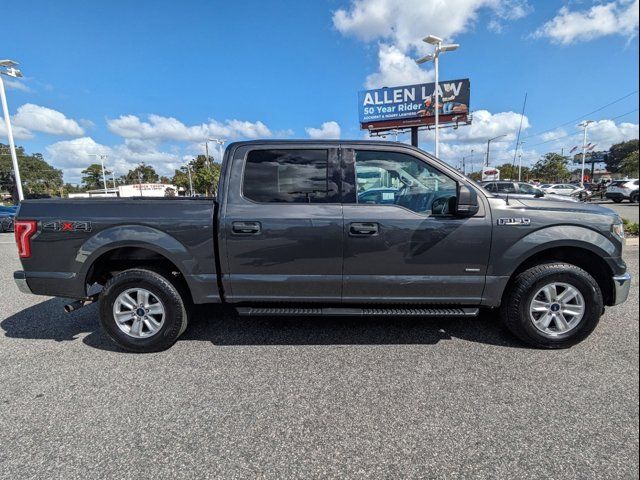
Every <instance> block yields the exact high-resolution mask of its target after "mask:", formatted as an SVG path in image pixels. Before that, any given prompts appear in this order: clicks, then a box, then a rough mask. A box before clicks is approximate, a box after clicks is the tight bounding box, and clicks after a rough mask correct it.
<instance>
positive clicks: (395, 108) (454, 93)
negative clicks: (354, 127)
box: [358, 78, 470, 129]
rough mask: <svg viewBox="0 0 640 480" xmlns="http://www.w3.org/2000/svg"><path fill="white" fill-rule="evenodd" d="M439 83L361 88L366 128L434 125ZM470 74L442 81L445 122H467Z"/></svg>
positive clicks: (440, 93) (360, 109)
mask: <svg viewBox="0 0 640 480" xmlns="http://www.w3.org/2000/svg"><path fill="white" fill-rule="evenodd" d="M434 93H435V83H420V84H416V85H404V86H400V87H385V88H378V89H375V90H363V91H361V92H358V114H359V118H360V125H361V127H362V128H363V129H371V128H374V129H375V128H382V127H384V128H393V127H394V126H397V127H407V126H411V125H430V124H433V123H434V122H435V97H434ZM469 97H470V83H469V79H468V78H464V79H460V80H447V81H444V82H438V99H439V103H440V104H439V109H438V110H439V114H440V121H441V123H446V122H450V121H455V120H454V118H455V117H457V121H460V122H466V121H467V114H468V113H469Z"/></svg>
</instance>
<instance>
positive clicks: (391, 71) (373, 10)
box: [333, 0, 531, 88]
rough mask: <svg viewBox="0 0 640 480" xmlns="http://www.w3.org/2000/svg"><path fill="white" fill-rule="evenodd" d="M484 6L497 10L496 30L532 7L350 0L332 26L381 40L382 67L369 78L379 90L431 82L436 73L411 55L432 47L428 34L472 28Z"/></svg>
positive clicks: (491, 1)
mask: <svg viewBox="0 0 640 480" xmlns="http://www.w3.org/2000/svg"><path fill="white" fill-rule="evenodd" d="M482 9H487V10H489V11H491V12H492V13H493V18H492V19H491V21H490V28H491V29H492V30H494V31H495V30H501V29H502V23H501V22H503V21H507V20H516V19H518V18H522V17H524V16H525V15H527V14H528V13H529V11H530V10H531V8H530V7H529V5H528V4H527V2H526V0H448V1H446V2H445V1H444V0H434V1H426V0H403V1H398V0H352V1H351V5H350V7H349V8H348V9H339V10H337V11H336V12H334V14H333V24H334V26H335V28H336V29H337V30H338V31H339V32H340V33H342V34H343V35H353V36H355V37H357V38H359V39H360V40H363V41H365V42H371V41H379V42H380V43H379V46H378V48H379V52H378V71H377V72H376V73H373V74H371V75H369V76H368V77H367V80H366V87H367V88H377V87H382V86H393V85H401V84H408V83H414V82H424V81H427V82H428V81H432V80H433V72H432V71H423V70H422V69H420V68H419V67H418V65H416V64H415V62H414V60H413V56H412V55H413V54H415V56H417V55H421V54H424V53H426V52H427V51H429V50H430V49H431V47H430V46H428V45H427V44H425V43H424V42H423V41H422V38H423V37H424V35H425V34H426V33H432V34H434V35H438V36H440V37H443V38H445V39H452V38H453V37H454V36H455V35H458V34H460V33H463V32H465V31H468V30H469V29H471V28H472V27H473V26H474V24H475V22H476V20H477V18H478V14H479V12H480V10H482Z"/></svg>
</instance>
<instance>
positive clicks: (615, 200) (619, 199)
mask: <svg viewBox="0 0 640 480" xmlns="http://www.w3.org/2000/svg"><path fill="white" fill-rule="evenodd" d="M612 200H613V201H614V202H616V203H622V198H612Z"/></svg>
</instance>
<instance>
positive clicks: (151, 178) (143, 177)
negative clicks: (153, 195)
mask: <svg viewBox="0 0 640 480" xmlns="http://www.w3.org/2000/svg"><path fill="white" fill-rule="evenodd" d="M159 178H160V177H159V176H158V174H157V173H156V170H155V168H153V167H152V166H151V165H146V164H145V163H144V162H142V163H141V164H140V165H138V166H137V167H136V168H134V169H132V170H129V172H127V174H126V175H123V176H122V177H120V180H121V181H122V183H125V184H132V183H157V182H158V179H159Z"/></svg>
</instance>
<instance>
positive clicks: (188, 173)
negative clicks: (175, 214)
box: [187, 163, 193, 197]
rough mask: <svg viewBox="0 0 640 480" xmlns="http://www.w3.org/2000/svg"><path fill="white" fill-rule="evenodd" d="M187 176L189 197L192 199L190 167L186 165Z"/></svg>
mask: <svg viewBox="0 0 640 480" xmlns="http://www.w3.org/2000/svg"><path fill="white" fill-rule="evenodd" d="M187 175H188V176H189V196H190V197H193V181H192V180H191V166H190V165H189V164H188V163H187Z"/></svg>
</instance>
